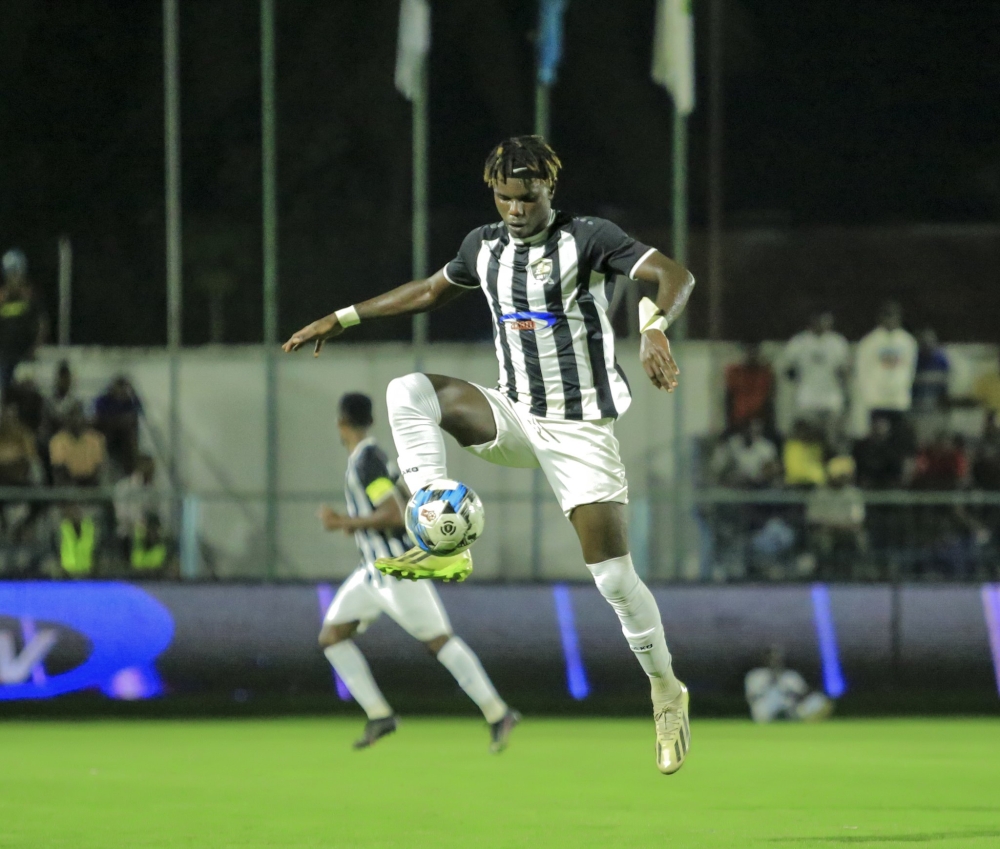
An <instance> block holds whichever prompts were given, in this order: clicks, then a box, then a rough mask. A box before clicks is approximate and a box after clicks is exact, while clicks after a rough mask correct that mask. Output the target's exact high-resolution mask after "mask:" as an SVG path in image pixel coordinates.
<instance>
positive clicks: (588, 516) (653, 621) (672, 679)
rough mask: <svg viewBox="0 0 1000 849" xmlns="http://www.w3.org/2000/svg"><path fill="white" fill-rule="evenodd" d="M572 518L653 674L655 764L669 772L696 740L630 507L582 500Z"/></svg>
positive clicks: (601, 584) (590, 564)
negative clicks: (638, 560) (643, 572)
mask: <svg viewBox="0 0 1000 849" xmlns="http://www.w3.org/2000/svg"><path fill="white" fill-rule="evenodd" d="M570 521H571V522H572V524H573V527H574V528H575V529H576V533H577V536H578V537H579V538H580V546H581V547H582V549H583V556H584V560H586V562H587V568H588V569H590V571H591V573H592V574H593V576H594V582H595V583H596V584H597V589H598V590H599V591H600V593H601V595H603V596H604V598H606V599H607V600H608V603H609V604H610V605H611V606H612V608H614V611H615V613H616V614H617V615H618V620H619V621H620V622H621V626H622V633H623V634H624V635H625V639H626V640H627V641H628V644H629V647H630V648H631V649H632V651H633V652H634V654H635V656H636V659H637V660H638V661H639V664H640V665H641V666H642V668H643V671H644V672H645V673H646V675H647V676H649V683H650V690H651V695H652V699H653V719H654V721H655V723H656V764H657V766H658V767H659V769H660V771H661V772H663V773H665V774H667V775H670V774H672V773H674V772H677V770H679V769H680V768H681V765H682V764H683V763H684V758H685V757H686V756H687V752H688V748H689V746H690V743H691V729H690V725H689V721H688V692H687V688H686V687H685V686H684V685H683V684H682V683H681V682H680V681H678V680H677V676H676V675H675V674H674V670H673V664H672V661H671V657H670V651H669V650H668V649H667V641H666V637H665V636H664V633H663V623H662V621H661V619H660V609H659V607H658V606H657V604H656V599H655V598H654V597H653V594H652V593H651V592H650V591H649V587H647V586H646V585H645V584H644V583H643V582H642V580H641V579H640V578H639V576H638V574H636V571H635V567H634V566H633V565H632V557H631V555H630V554H629V550H628V533H627V527H626V520H625V505H623V504H619V503H616V502H601V503H594V504H581V505H580V506H578V507H576V508H574V510H573V512H572V514H571V515H570Z"/></svg>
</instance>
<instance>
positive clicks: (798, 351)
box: [781, 312, 850, 444]
mask: <svg viewBox="0 0 1000 849" xmlns="http://www.w3.org/2000/svg"><path fill="white" fill-rule="evenodd" d="M849 357H850V353H849V348H848V345H847V340H846V339H845V338H844V337H843V336H841V335H840V334H839V333H837V332H836V331H834V329H833V314H832V313H828V312H824V313H816V314H815V315H814V316H813V317H812V320H811V321H810V323H809V329H808V330H803V331H802V332H801V333H797V334H796V335H795V336H793V337H792V338H791V339H790V340H789V341H788V344H787V345H786V346H785V350H784V352H783V354H782V356H781V365H782V370H783V371H784V372H785V374H786V375H787V376H788V377H789V378H790V379H791V380H792V381H793V382H794V383H795V418H796V419H797V420H800V419H801V420H806V421H809V422H810V423H813V424H816V425H819V426H820V427H821V428H822V429H823V431H824V434H825V436H826V439H827V442H828V443H830V444H835V443H836V442H837V441H838V437H839V433H840V427H841V423H842V421H843V415H844V408H845V406H846V404H845V399H846V385H847V367H848V360H849Z"/></svg>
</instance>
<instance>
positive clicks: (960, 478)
mask: <svg viewBox="0 0 1000 849" xmlns="http://www.w3.org/2000/svg"><path fill="white" fill-rule="evenodd" d="M968 477H969V458H968V456H967V455H966V452H965V441H964V440H963V439H962V438H961V437H960V436H957V435H955V434H951V433H949V432H948V431H946V430H942V431H939V432H938V434H937V436H936V437H935V438H934V439H933V441H931V442H930V443H928V444H927V445H925V446H924V447H922V448H921V449H920V451H918V452H917V457H916V461H915V463H914V469H913V486H914V487H916V488H917V489H958V488H959V487H960V486H962V485H963V484H964V483H966V482H967V480H968Z"/></svg>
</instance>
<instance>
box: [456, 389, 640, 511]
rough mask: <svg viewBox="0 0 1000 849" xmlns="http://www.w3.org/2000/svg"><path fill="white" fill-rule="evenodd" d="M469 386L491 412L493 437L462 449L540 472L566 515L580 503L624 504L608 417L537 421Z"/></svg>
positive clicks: (624, 486)
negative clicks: (495, 433) (494, 432)
mask: <svg viewBox="0 0 1000 849" xmlns="http://www.w3.org/2000/svg"><path fill="white" fill-rule="evenodd" d="M472 385H473V386H475V387H476V389H478V390H479V391H480V392H482V393H483V395H485V396H486V400H487V401H489V402H490V406H491V407H492V408H493V418H494V420H495V421H496V426H497V436H496V439H494V440H493V441H492V442H488V443H484V444H483V445H470V446H468V447H467V448H466V450H467V451H471V452H472V453H473V454H476V455H477V456H479V457H482V458H483V459H484V460H488V461H489V462H491V463H496V464H497V465H498V466H513V467H514V468H518V469H534V468H540V469H541V470H542V471H543V472H544V473H545V477H546V478H547V479H548V481H549V486H551V487H552V491H553V492H554V493H555V496H556V500H558V502H559V506H560V507H561V508H562V510H563V512H564V513H565V514H566V515H567V516H569V514H570V513H571V512H572V511H573V508H574V507H579V506H580V505H581V504H593V503H595V502H601V501H617V502H619V503H621V504H628V481H626V480H625V466H624V465H623V464H622V459H621V456H620V455H619V453H618V440H617V439H615V420H614V419H598V420H596V421H589V422H579V421H569V420H566V419H543V418H539V417H538V416H533V415H531V413H530V412H528V410H527V408H526V407H524V406H522V405H520V404H515V403H514V402H513V401H511V400H510V398H508V397H507V396H506V395H504V394H503V393H502V392H500V391H499V390H497V389H485V388H484V387H482V386H479V385H477V384H475V383H473V384H472Z"/></svg>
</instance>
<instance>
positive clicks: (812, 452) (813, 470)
mask: <svg viewBox="0 0 1000 849" xmlns="http://www.w3.org/2000/svg"><path fill="white" fill-rule="evenodd" d="M825 462H826V445H825V444H824V442H823V436H822V434H821V433H820V432H819V429H818V428H817V427H816V426H815V425H813V424H811V423H810V422H808V421H805V420H804V419H799V420H798V421H796V422H795V425H794V426H793V427H792V433H791V435H790V436H789V437H788V439H786V440H785V449H784V465H785V483H786V484H787V485H788V486H804V487H812V486H822V485H823V484H824V483H826V468H825Z"/></svg>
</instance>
